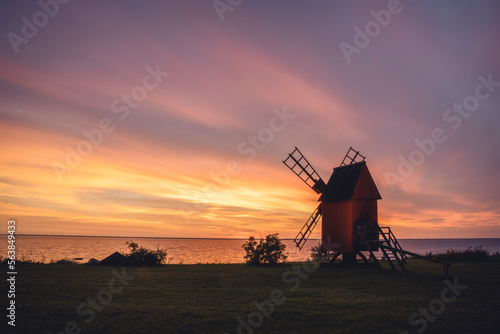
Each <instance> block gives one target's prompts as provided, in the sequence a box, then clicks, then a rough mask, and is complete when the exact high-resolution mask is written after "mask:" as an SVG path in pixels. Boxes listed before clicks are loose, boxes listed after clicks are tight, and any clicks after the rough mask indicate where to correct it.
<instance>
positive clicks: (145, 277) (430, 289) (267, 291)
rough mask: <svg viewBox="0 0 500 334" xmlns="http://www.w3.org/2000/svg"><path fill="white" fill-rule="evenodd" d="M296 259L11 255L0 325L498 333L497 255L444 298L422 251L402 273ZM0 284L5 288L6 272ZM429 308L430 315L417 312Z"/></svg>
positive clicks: (88, 329)
mask: <svg viewBox="0 0 500 334" xmlns="http://www.w3.org/2000/svg"><path fill="white" fill-rule="evenodd" d="M297 268H302V264H301V263H296V264H293V263H290V264H283V265H278V266H275V267H254V266H248V265H244V264H228V265H223V264H213V265H168V266H160V267H141V268H137V267H127V268H126V269H125V275H123V272H122V268H121V267H103V266H88V265H76V264H18V265H17V272H18V275H17V281H16V327H15V331H9V332H17V333H50V332H52V333H54V334H55V333H60V332H63V333H66V332H67V333H79V330H81V332H82V333H226V332H227V333H252V332H253V333H363V334H364V333H401V332H402V331H408V333H417V330H418V329H423V328H424V325H425V324H426V325H427V327H426V329H425V330H424V331H423V332H424V333H499V332H500V325H499V322H498V312H499V310H500V288H499V286H498V284H499V283H500V263H499V262H483V263H459V262H456V263H453V265H452V266H451V268H450V277H449V281H450V282H451V283H450V284H453V282H454V278H455V277H457V280H458V284H459V285H461V286H462V285H465V286H467V288H466V289H464V288H463V287H462V288H460V289H459V290H458V291H459V292H458V293H459V294H460V295H459V296H454V294H453V292H451V291H449V290H448V291H445V292H444V297H442V296H443V295H442V293H443V289H445V288H446V287H447V285H446V284H445V283H444V282H443V280H442V279H440V278H439V276H440V272H441V268H440V266H439V265H436V264H433V263H427V262H425V261H422V260H414V259H412V260H410V262H409V270H410V271H408V272H391V271H389V270H380V269H338V268H336V269H332V268H317V269H316V270H314V268H313V269H309V268H308V269H309V271H311V273H307V271H305V270H304V269H303V268H302V269H301V270H300V271H299V270H298V269H297ZM2 270H3V271H4V272H7V268H6V266H4V265H2ZM113 270H114V271H115V273H113ZM132 276H133V278H132ZM116 277H119V278H121V280H122V281H121V282H120V280H119V279H116ZM124 284H125V286H123V285H124ZM122 286H123V288H122V289H120V288H121V287H122ZM1 288H2V295H6V292H7V291H8V287H7V285H6V281H5V280H2V283H1ZM454 297H455V298H454ZM89 298H90V299H89ZM442 298H445V299H446V300H447V302H446V303H445V302H443V301H442ZM452 299H453V301H450V300H452ZM254 302H255V303H254ZM256 304H257V305H260V306H256ZM441 306H443V307H444V309H441ZM6 307H7V305H6V302H5V298H2V309H3V310H4V311H3V312H6V311H5V310H6ZM258 307H260V308H261V309H262V310H261V311H259V308H258ZM429 307H434V310H435V312H437V313H438V315H435V316H433V315H432V313H429V314H428V315H427V316H428V317H430V319H433V320H432V321H430V320H426V318H425V316H423V315H420V314H418V313H419V308H422V309H424V308H429ZM413 312H417V315H416V316H415V317H414V318H413V321H414V324H413V326H412V325H410V323H409V317H410V315H411V314H412V313H413ZM429 312H430V311H429ZM238 318H241V319H240V320H238ZM5 327H7V326H6V317H5V315H3V316H2V325H1V327H0V328H5ZM9 327H10V326H9ZM10 329H12V328H10Z"/></svg>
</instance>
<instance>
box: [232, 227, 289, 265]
mask: <svg viewBox="0 0 500 334" xmlns="http://www.w3.org/2000/svg"><path fill="white" fill-rule="evenodd" d="M241 247H242V248H243V249H244V250H245V252H246V255H245V256H244V258H245V260H246V262H247V263H250V264H262V263H267V264H276V263H278V262H280V261H282V262H285V261H286V259H287V257H288V256H287V255H285V254H284V251H285V249H286V246H285V245H284V244H283V243H282V242H281V240H280V238H279V237H278V233H275V234H269V235H268V236H267V237H266V240H265V241H264V240H262V239H260V242H259V243H257V241H256V240H255V238H254V237H250V238H248V241H247V242H246V243H244V244H243V246H241Z"/></svg>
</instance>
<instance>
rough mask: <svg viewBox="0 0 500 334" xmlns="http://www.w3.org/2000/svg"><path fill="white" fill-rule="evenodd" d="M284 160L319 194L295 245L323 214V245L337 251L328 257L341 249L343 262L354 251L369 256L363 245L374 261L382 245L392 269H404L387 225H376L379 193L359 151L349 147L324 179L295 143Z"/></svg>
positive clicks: (351, 260) (352, 259) (402, 256)
mask: <svg viewBox="0 0 500 334" xmlns="http://www.w3.org/2000/svg"><path fill="white" fill-rule="evenodd" d="M283 163H284V164H285V165H286V166H287V167H288V168H289V169H290V170H291V171H292V172H293V173H295V174H296V175H297V176H298V177H299V178H300V179H301V180H302V181H304V182H305V183H306V184H307V185H308V186H309V187H310V188H311V189H312V190H314V191H315V192H316V193H317V194H319V195H320V197H319V199H318V201H319V202H320V203H319V205H318V207H317V208H316V209H315V210H314V211H313V213H312V214H311V216H310V217H309V219H308V220H307V221H306V223H305V224H304V226H303V227H302V229H301V230H300V231H299V233H298V234H297V236H296V237H295V239H294V242H295V245H296V246H297V247H298V248H299V250H302V248H303V247H304V244H305V243H306V241H307V240H308V238H309V237H310V235H311V233H312V231H313V230H314V228H315V227H316V225H317V224H318V222H319V221H320V219H321V218H322V224H321V225H322V230H321V239H322V242H323V245H332V244H333V245H335V246H334V247H330V249H328V250H329V251H334V252H335V254H334V256H333V260H332V262H333V261H335V259H336V258H337V257H338V256H339V255H342V263H343V264H345V265H353V264H355V263H356V255H359V256H360V257H361V258H362V259H363V260H365V262H368V259H366V256H365V255H364V254H363V253H361V252H362V251H368V252H369V253H370V255H371V256H370V258H373V259H375V261H377V260H376V257H375V254H373V252H374V251H377V250H379V248H380V250H381V251H382V253H383V254H384V257H385V259H387V260H388V261H389V263H390V264H391V266H392V267H393V268H394V269H401V270H404V264H405V258H406V255H405V254H403V253H401V252H400V250H401V246H400V245H399V243H398V241H397V240H396V238H395V237H394V234H393V233H392V232H391V231H390V228H380V227H379V225H378V214H377V200H379V199H381V198H382V197H381V196H380V193H379V192H378V189H377V187H376V185H375V182H374V181H373V179H372V177H371V175H370V172H369V170H368V167H367V165H366V162H365V157H364V156H363V155H361V154H360V153H359V151H356V150H354V149H353V148H352V147H350V148H349V150H348V151H347V154H346V155H345V156H344V158H343V159H342V162H341V163H340V165H339V166H338V167H336V168H334V169H333V173H332V175H331V177H330V179H329V181H328V182H327V183H325V182H324V181H323V179H321V177H320V176H319V174H318V173H317V172H316V170H315V169H314V167H313V166H312V165H311V164H310V163H309V161H308V160H307V159H306V158H305V157H304V155H303V154H302V153H301V152H300V150H299V149H298V148H297V147H295V149H294V150H293V152H292V153H290V154H289V155H288V157H287V158H286V159H285V160H284V161H283ZM384 229H385V230H384ZM380 236H382V241H380ZM384 247H389V248H392V249H393V250H391V249H388V248H384ZM393 261H394V262H396V265H397V267H396V265H394V263H393ZM377 264H378V262H377Z"/></svg>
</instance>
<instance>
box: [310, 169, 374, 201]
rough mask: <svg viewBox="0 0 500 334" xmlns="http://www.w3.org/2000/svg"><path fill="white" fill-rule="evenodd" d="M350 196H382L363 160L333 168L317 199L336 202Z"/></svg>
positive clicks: (347, 198) (348, 198)
mask: <svg viewBox="0 0 500 334" xmlns="http://www.w3.org/2000/svg"><path fill="white" fill-rule="evenodd" d="M351 198H373V199H381V198H382V197H381V196H380V193H379V192H378V189H377V186H376V185H375V182H374V181H373V179H372V177H371V175H370V172H369V171H368V167H367V166H366V162H365V161H362V162H358V163H354V164H351V165H347V166H341V167H337V168H334V169H333V173H332V176H330V180H329V181H328V183H327V184H326V188H325V191H324V192H323V194H322V195H321V197H320V198H319V200H320V201H323V202H338V201H346V200H350V199H351Z"/></svg>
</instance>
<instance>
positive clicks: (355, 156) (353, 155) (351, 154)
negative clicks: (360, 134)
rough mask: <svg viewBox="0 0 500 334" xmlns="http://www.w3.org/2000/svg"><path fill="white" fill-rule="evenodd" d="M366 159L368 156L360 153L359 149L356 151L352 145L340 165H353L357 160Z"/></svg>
mask: <svg viewBox="0 0 500 334" xmlns="http://www.w3.org/2000/svg"><path fill="white" fill-rule="evenodd" d="M365 159H366V157H364V156H362V155H361V154H359V151H356V150H355V149H353V148H352V146H351V147H349V150H348V151H347V154H346V155H345V157H344V159H343V160H342V162H341V163H340V166H347V165H352V164H354V163H357V162H361V161H365Z"/></svg>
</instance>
